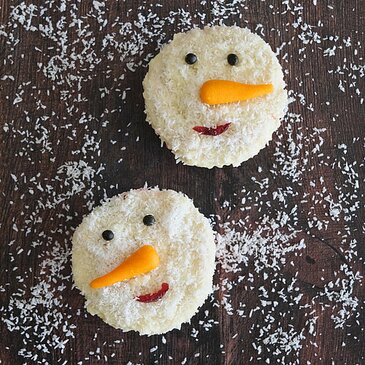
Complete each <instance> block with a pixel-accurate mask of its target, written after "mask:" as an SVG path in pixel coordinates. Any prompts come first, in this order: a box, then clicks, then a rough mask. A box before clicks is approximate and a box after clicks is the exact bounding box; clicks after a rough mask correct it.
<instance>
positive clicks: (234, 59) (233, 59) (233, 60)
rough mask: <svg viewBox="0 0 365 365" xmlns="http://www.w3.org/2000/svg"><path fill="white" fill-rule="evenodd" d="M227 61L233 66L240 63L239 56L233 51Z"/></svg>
mask: <svg viewBox="0 0 365 365" xmlns="http://www.w3.org/2000/svg"><path fill="white" fill-rule="evenodd" d="M227 61H228V63H229V64H230V65H231V66H235V65H237V63H238V57H237V55H235V54H234V53H231V54H229V55H228V56H227Z"/></svg>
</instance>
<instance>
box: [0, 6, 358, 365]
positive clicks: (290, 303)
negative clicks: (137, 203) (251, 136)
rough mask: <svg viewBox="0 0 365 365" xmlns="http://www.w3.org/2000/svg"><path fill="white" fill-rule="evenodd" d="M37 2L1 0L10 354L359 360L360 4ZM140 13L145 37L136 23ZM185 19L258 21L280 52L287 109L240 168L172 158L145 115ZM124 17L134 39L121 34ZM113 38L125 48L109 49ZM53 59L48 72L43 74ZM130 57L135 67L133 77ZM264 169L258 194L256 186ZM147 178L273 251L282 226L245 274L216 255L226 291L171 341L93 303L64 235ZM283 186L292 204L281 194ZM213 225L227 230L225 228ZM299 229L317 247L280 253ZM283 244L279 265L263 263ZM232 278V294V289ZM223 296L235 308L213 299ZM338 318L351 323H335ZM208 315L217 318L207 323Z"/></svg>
mask: <svg viewBox="0 0 365 365" xmlns="http://www.w3.org/2000/svg"><path fill="white" fill-rule="evenodd" d="M34 3H37V4H36V5H37V7H38V8H37V9H33V10H31V11H30V13H32V14H33V15H32V16H30V15H29V13H28V15H27V16H26V17H25V18H21V17H19V16H18V15H19V12H20V10H19V9H21V8H22V4H27V6H28V10H29V9H31V7H29V4H31V2H28V1H27V2H25V3H22V2H21V1H13V2H11V1H6V0H2V1H1V2H0V4H1V9H0V14H1V24H2V25H3V26H2V28H1V31H2V32H3V33H2V34H1V36H0V42H1V43H0V52H1V60H2V62H1V75H0V76H1V77H0V78H1V89H0V96H1V104H0V108H1V126H2V128H1V129H0V133H1V144H0V158H1V171H0V179H1V180H0V183H1V185H0V189H1V196H0V202H1V205H0V206H1V226H0V230H1V250H0V259H1V267H0V309H1V314H0V318H1V321H0V331H1V334H0V335H1V346H0V363H1V364H6V365H8V364H24V363H27V364H33V363H34V364H36V363H47V364H64V363H65V361H67V363H68V364H77V363H78V362H80V363H82V364H102V363H111V364H127V363H128V361H130V362H131V363H132V364H140V363H142V364H153V363H157V364H181V363H186V364H209V365H213V364H214V365H215V364H227V365H228V364H230V365H237V364H242V365H244V364H268V363H269V364H287V365H288V364H303V365H307V364H308V365H309V364H312V365H317V364H321V365H322V364H323V365H329V364H339V365H345V364H347V365H355V364H365V360H364V355H365V346H364V341H363V334H364V309H363V302H364V298H365V296H364V287H363V278H362V276H363V275H364V262H363V258H364V257H365V248H364V230H365V226H364V219H365V214H364V213H365V211H364V199H363V193H364V177H365V171H364V158H365V147H364V144H365V127H364V115H365V114H364V113H365V107H364V105H365V103H364V102H362V98H364V97H365V82H364V81H365V80H364V41H365V36H364V24H365V4H364V2H363V1H362V0H348V1H318V4H317V5H316V4H315V3H316V1H309V0H308V1H307V0H305V1H304V2H302V3H301V4H299V3H297V2H294V1H287V2H281V1H274V0H273V1H269V2H263V1H250V2H243V3H238V2H234V3H232V2H229V3H228V4H226V5H223V2H222V3H219V2H211V1H207V2H203V3H199V2H198V1H187V2H183V1H169V2H164V4H163V6H158V5H156V3H155V2H148V3H149V4H146V3H144V2H142V1H133V2H132V1H130V2H123V1H108V2H107V4H106V7H104V6H102V5H100V4H99V3H98V2H96V3H95V2H94V4H93V2H92V1H82V2H80V3H78V2H75V4H73V5H72V4H71V3H67V4H66V5H65V10H64V11H62V10H63V9H62V7H63V6H62V2H57V3H53V2H51V1H47V2H44V1H37V2H36V1H35V2H34ZM100 3H102V2H100ZM285 3H288V5H286V4H285ZM230 4H231V5H230ZM14 6H18V8H16V9H15V10H14ZM17 9H18V10H17ZM42 9H43V10H42ZM98 9H99V10H98ZM181 9H183V11H182V10H181ZM21 11H24V10H21ZM17 14H18V15H17ZM148 14H156V18H148ZM188 14H190V15H188ZM199 14H206V17H205V18H204V19H203V20H201V17H200V16H199ZM194 15H195V16H194ZM141 16H142V17H146V18H147V19H149V20H146V25H147V28H148V29H149V31H151V29H152V30H153V34H152V35H151V36H148V34H147V32H146V31H145V29H146V27H139V26H138V24H136V23H135V21H136V20H137V19H140V21H141V19H142V18H141ZM189 16H191V17H192V19H191V24H196V25H198V26H203V25H204V24H208V23H215V24H217V23H219V22H220V21H221V22H222V23H224V24H227V25H231V24H234V23H237V24H239V25H241V26H248V27H249V28H250V29H251V30H253V31H256V32H257V33H259V34H261V32H262V35H263V37H264V39H265V40H267V41H268V42H269V43H270V44H271V46H272V48H273V49H274V50H275V49H277V48H278V47H280V46H281V45H283V46H282V48H281V49H280V50H279V52H278V57H279V59H280V62H281V64H282V66H283V68H284V69H285V70H286V74H285V80H286V83H287V85H288V90H291V91H290V95H291V96H292V97H293V102H292V103H291V104H290V108H289V109H290V114H289V117H288V118H287V119H286V120H285V121H284V122H283V123H282V127H281V128H280V129H279V131H278V132H277V133H276V134H275V135H274V137H273V141H272V142H271V143H270V144H269V145H268V146H267V147H266V148H265V149H264V150H262V151H261V152H260V153H259V154H258V155H257V156H256V157H254V158H252V159H251V160H249V161H247V162H245V163H244V164H243V165H242V166H241V167H239V168H232V167H226V168H223V169H216V168H215V169H212V170H207V169H200V168H195V167H188V166H183V165H182V164H178V165H176V164H175V160H174V156H173V154H172V153H171V152H170V151H168V150H167V149H166V148H165V147H163V148H161V147H160V141H159V139H158V137H157V136H156V135H155V133H154V131H153V130H152V128H151V127H150V126H149V125H148V124H147V123H146V122H145V115H144V111H143V110H144V102H143V97H142V86H141V83H142V80H143V77H144V75H145V73H146V67H145V66H146V64H147V60H148V58H149V56H148V55H149V54H152V55H154V54H156V52H157V51H156V48H157V46H158V44H159V43H160V42H161V43H165V42H166V41H168V40H170V39H171V38H172V36H173V34H174V33H175V32H178V31H181V30H184V29H189V28H190V27H191V25H189V23H188V22H186V21H184V20H183V19H187V18H188V17H189ZM138 17H139V18H138ZM73 18H74V19H78V20H80V23H79V25H78V26H76V25H75V26H71V23H72V21H73ZM153 19H155V20H153ZM171 19H173V20H174V22H172V21H171ZM104 20H107V23H104ZM57 22H59V23H57ZM127 22H131V24H132V29H133V32H131V31H129V30H128V28H123V24H124V26H125V24H126V23H127ZM50 24H52V27H53V28H52V29H51V30H45V27H47V26H48V27H49V26H50ZM57 24H58V27H59V28H57ZM153 24H155V25H157V26H153ZM160 25H161V27H162V28H161V27H160ZM78 27H79V29H82V32H81V33H78V32H77V28H78ZM123 29H124V31H123ZM107 34H109V35H111V34H113V37H114V40H115V43H114V44H113V43H110V44H109V45H108V46H107V47H106V48H105V49H103V39H104V40H105V37H106V35H107ZM139 36H140V37H141V38H138V37H139ZM63 37H64V39H65V42H64V44H65V45H64V46H62V41H61V39H62V38H63ZM133 37H136V38H135V40H134V41H133ZM331 37H333V38H331ZM138 39H140V42H139V41H138ZM144 41H145V42H144ZM144 43H145V44H144ZM123 44H124V45H129V46H131V45H134V46H136V45H137V49H136V52H133V51H132V50H131V49H129V50H128V51H126V52H125V54H124V52H123V48H122V47H123ZM62 47H63V48H62ZM334 47H335V49H334ZM328 49H334V55H331V52H330V51H328ZM123 54H124V56H123ZM74 56H75V57H74ZM122 56H123V57H122ZM52 57H53V58H52ZM73 57H74V58H75V59H73ZM52 60H54V61H55V63H57V65H58V68H57V71H56V72H54V73H52V72H51V71H50V69H49V68H48V69H47V65H50V64H51V63H52ZM129 62H132V63H133V64H134V65H136V64H141V65H139V66H136V67H135V70H134V71H133V72H132V71H131V70H129V69H128V67H127V66H126V65H127V63H129ZM47 70H48V71H47ZM55 70H56V69H55V68H54V67H53V71H55ZM121 75H124V79H122V78H121ZM342 87H343V88H344V89H343V90H341V88H342ZM102 88H107V90H108V93H106V94H105V95H103V92H102V91H101V90H100V89H102ZM357 89H358V92H357V91H356V90H357ZM124 91H125V92H126V97H125V99H124V98H123V92H124ZM123 99H124V100H123ZM319 130H320V131H319ZM321 138H323V144H322V145H320V147H319V151H317V150H316V149H315V148H316V145H318V144H320V142H321ZM137 139H139V140H138V141H137ZM88 141H89V142H88ZM343 145H346V146H347V148H346V149H344V147H343ZM122 147H126V148H125V149H122ZM120 159H122V161H120ZM84 163H85V164H84ZM72 164H74V169H73V170H72V168H71V167H70V166H72ZM67 166H68V167H67ZM289 166H291V167H289ZM265 178H268V184H267V187H262V185H261V186H260V184H258V183H257V182H260V183H263V182H264V179H265ZM145 182H147V183H148V185H150V186H154V185H159V186H160V187H161V188H171V189H175V190H179V191H183V192H184V193H186V194H187V195H188V196H190V197H191V198H193V199H194V202H195V204H196V206H198V207H199V208H200V209H201V211H202V212H203V213H204V214H205V215H207V216H208V215H212V216H213V217H214V219H215V222H220V223H222V222H231V226H232V222H233V221H238V220H239V219H242V220H244V221H245V224H244V227H243V228H241V230H242V231H244V232H245V233H246V234H248V235H254V234H255V233H257V232H258V230H260V229H261V230H263V232H262V233H261V236H262V237H266V239H267V245H269V244H270V243H273V244H274V246H275V242H277V241H280V237H286V239H285V240H284V241H285V242H284V243H281V244H280V243H278V244H277V250H276V251H275V250H274V251H270V250H268V251H265V253H263V254H262V256H260V254H259V253H257V252H256V253H252V254H250V255H247V258H248V263H247V265H244V264H241V265H240V268H241V272H240V273H238V274H237V273H231V272H227V270H224V269H222V268H221V267H220V266H219V265H218V267H217V272H216V276H215V284H216V285H218V286H220V289H219V290H217V291H216V292H215V293H214V296H213V297H212V298H211V299H210V300H209V301H207V302H206V303H205V305H204V306H203V308H201V310H200V311H199V313H198V314H197V315H196V316H195V317H194V318H193V319H192V322H191V324H184V325H183V327H182V329H181V330H180V331H178V330H175V331H172V332H170V333H167V334H166V335H165V336H164V337H163V336H152V337H146V336H139V335H137V334H136V333H122V332H121V331H118V330H115V329H113V328H111V327H110V326H108V325H106V324H104V323H103V322H102V321H101V320H100V319H98V318H97V317H93V316H91V315H88V314H86V312H85V310H84V309H83V304H84V299H83V297H82V296H81V295H80V293H79V292H78V291H77V290H76V289H74V288H72V279H71V276H70V275H71V268H70V256H69V252H70V245H71V243H70V237H71V234H72V232H73V230H74V229H75V227H76V226H77V225H78V224H79V223H80V221H81V219H82V216H83V214H86V213H87V212H88V211H89V210H90V209H91V207H93V206H95V205H97V204H98V203H99V202H100V201H101V200H102V199H104V198H105V197H106V196H109V197H110V196H112V195H114V194H116V193H119V192H123V191H126V190H129V189H131V188H138V187H141V186H143V185H144V184H145ZM243 187H245V191H243ZM283 190H285V191H288V194H287V195H286V198H285V202H280V199H275V196H277V192H278V191H283ZM273 194H274V195H273ZM242 198H246V202H244V203H242ZM225 201H227V202H229V204H230V208H227V207H226V205H225V204H224V202H225ZM334 202H335V203H336V204H337V207H340V208H338V209H339V213H338V218H336V214H337V213H336V212H335V211H334V210H333V208H334V206H333V204H334ZM294 208H296V211H293V209H294ZM335 208H336V207H335ZM285 213H286V214H288V223H285V224H283V223H282V219H281V218H280V217H282V214H285ZM216 215H218V216H219V217H220V220H219V219H218V218H217V217H216ZM280 215H281V216H280ZM318 221H320V222H327V223H324V224H323V226H322V227H321V226H318V224H317V223H316V222H318ZM273 222H274V223H275V222H276V223H277V224H279V226H280V228H279V229H277V228H275V226H274V223H273ZM280 222H281V223H280ZM215 228H216V229H217V231H219V232H220V233H221V234H223V232H224V230H223V228H222V225H221V224H216V226H215ZM275 232H276V233H278V232H279V234H278V235H275ZM293 232H294V233H293ZM290 233H293V238H287V237H288V234H290ZM301 240H303V242H304V243H305V248H301V249H296V250H293V251H290V250H289V249H288V250H287V252H285V251H284V246H285V247H286V248H290V247H293V248H294V247H295V246H296V245H297V244H298V242H300V241H301ZM248 241H249V242H248V243H247V244H249V243H250V242H251V243H252V241H253V240H248ZM275 252H276V253H277V254H278V255H279V256H278V257H279V258H278V260H279V262H278V263H277V265H276V267H272V268H270V267H265V268H264V269H263V270H261V271H260V270H258V269H257V267H256V266H255V265H258V264H260V263H262V262H263V260H264V259H265V258H267V259H268V260H269V261H270V257H272V256H275ZM280 260H282V261H281V262H280ZM240 275H241V276H242V281H241V282H240V283H238V281H239V278H238V277H239V276H240ZM225 279H228V280H231V281H232V282H233V283H234V287H233V288H232V289H227V290H226V291H224V290H223V289H222V288H223V287H224V280H225ZM42 283H43V284H42ZM331 283H333V287H332V284H331ZM45 285H46V286H45ZM330 287H332V288H331V290H332V291H331V290H330V292H331V293H329V292H328V290H329V288H330ZM41 288H43V289H42V290H41ZM265 290H266V294H265ZM227 292H228V294H229V297H228V301H229V303H230V304H231V305H232V308H233V311H234V314H233V315H230V314H228V313H227V309H225V308H224V306H222V305H221V304H219V303H221V301H222V299H223V298H224V295H225V293H227ZM326 293H327V294H326ZM263 301H270V303H269V304H267V305H265V303H264V302H263ZM275 301H276V302H277V303H276V304H273V303H274V302H275ZM218 304H219V305H218ZM27 308H28V309H27ZM240 308H241V309H242V308H244V309H243V310H244V314H243V316H242V315H239V314H238V313H237V310H238V309H240ZM341 308H345V311H342V312H339V311H340V310H341ZM205 311H207V312H205ZM341 313H342V314H344V315H345V317H346V318H344V320H343V321H339V322H336V319H335V318H336V317H338V316H339V318H340V317H341ZM241 314H242V313H241ZM347 317H348V318H347ZM201 321H203V322H204V323H208V322H209V321H212V322H214V323H213V325H212V328H210V329H209V331H206V330H205V328H204V325H203V324H202V322H201ZM336 323H337V326H336ZM311 326H313V328H312V327H311ZM194 329H196V330H198V331H199V333H198V334H197V335H196V336H195V332H194ZM67 331H69V332H70V333H72V335H71V336H69V337H68V335H67ZM43 333H45V334H46V338H43V335H42V334H43ZM280 334H281V335H280ZM270 335H271V337H270ZM52 336H56V337H52ZM287 336H289V337H291V339H290V340H288V337H287ZM57 338H59V340H58V339H57ZM64 340H68V342H67V343H65V344H64V346H63V347H64V348H63V349H62V350H61V349H60V348H57V344H59V343H60V341H64ZM296 342H297V343H298V348H296V347H295V343H296ZM287 345H288V346H289V347H288V348H286V346H287ZM155 346H157V349H156V350H155V351H153V350H154V347H155ZM151 349H152V350H151ZM27 353H28V354H30V355H29V356H31V358H28V357H27V356H28V355H27ZM184 361H185V362H184Z"/></svg>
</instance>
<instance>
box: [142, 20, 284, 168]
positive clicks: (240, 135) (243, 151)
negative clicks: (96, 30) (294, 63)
mask: <svg viewBox="0 0 365 365" xmlns="http://www.w3.org/2000/svg"><path fill="white" fill-rule="evenodd" d="M143 88H144V93H143V95H144V99H145V112H146V115H147V121H148V122H149V123H150V124H151V126H152V127H153V128H154V130H155V132H156V133H157V134H158V135H159V136H160V138H161V141H162V142H164V143H165V144H166V146H167V147H168V148H169V149H170V150H171V151H172V152H173V153H174V154H175V158H176V160H177V161H178V162H179V161H181V162H182V163H184V164H187V165H194V166H199V167H206V168H212V167H214V166H216V167H222V166H224V165H233V166H239V165H240V164H241V163H242V162H243V161H246V160H248V159H249V158H251V157H253V156H255V155H256V154H257V153H258V152H259V151H260V150H261V149H262V148H264V147H265V145H266V144H267V143H268V142H269V141H270V140H271V138H272V134H273V132H274V131H275V130H276V129H277V128H278V127H279V126H280V120H281V119H282V118H283V116H284V115H285V112H286V109H287V105H288V98H287V92H286V90H285V83H284V81H283V72H282V69H281V66H280V64H279V62H278V60H277V58H276V56H275V54H274V52H273V51H272V49H271V48H270V46H269V45H268V44H267V43H266V42H265V41H264V40H263V39H262V38H260V37H259V36H258V35H256V34H253V33H251V32H250V31H249V30H248V29H244V28H240V27H237V26H232V27H226V26H214V27H206V28H204V29H192V30H190V31H188V32H186V33H179V34H176V35H175V36H174V38H173V40H172V41H171V42H170V43H169V44H167V45H166V46H164V47H163V48H162V50H161V51H160V53H159V54H158V55H157V56H156V57H155V58H154V59H152V60H151V61H150V63H149V70H148V72H147V74H146V76H145V79H144V81H143Z"/></svg>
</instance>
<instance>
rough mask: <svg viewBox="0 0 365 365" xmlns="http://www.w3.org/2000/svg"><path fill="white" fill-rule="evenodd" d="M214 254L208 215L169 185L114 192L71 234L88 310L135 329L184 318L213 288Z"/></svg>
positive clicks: (150, 329) (151, 330)
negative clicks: (162, 187) (117, 193)
mask: <svg viewBox="0 0 365 365" xmlns="http://www.w3.org/2000/svg"><path fill="white" fill-rule="evenodd" d="M214 258H215V244H214V236H213V231H212V229H211V227H210V224H209V221H208V219H207V218H205V217H204V216H203V215H202V214H201V213H200V212H199V211H198V209H197V208H195V207H194V204H193V202H192V200H190V199H189V198H188V197H187V196H186V195H184V194H182V193H178V192H175V191H173V190H163V191H160V190H158V189H156V188H155V189H139V190H131V191H129V192H127V193H123V194H121V195H118V196H114V197H113V198H111V199H110V200H109V201H107V202H106V203H104V204H103V205H101V206H99V207H97V208H95V209H94V210H93V211H92V212H91V213H90V214H89V215H88V216H87V217H85V218H84V219H83V221H82V223H81V224H80V226H79V227H78V228H77V229H76V231H75V233H74V236H73V248H72V270H73V277H74V282H75V284H76V286H77V287H78V288H79V289H80V291H81V292H82V293H83V294H84V296H85V298H86V308H87V310H88V311H89V312H90V313H91V314H96V315H98V316H99V317H101V318H102V319H103V320H104V321H105V322H106V323H108V324H110V325H111V326H113V327H115V328H120V329H123V330H124V331H130V330H134V331H138V332H140V334H147V335H152V334H161V333H165V332H167V331H170V330H172V329H174V328H180V326H181V324H182V323H184V322H189V320H190V318H191V317H192V316H193V315H194V314H195V313H196V312H197V311H198V309H199V307H200V306H201V305H202V304H203V303H204V301H205V300H206V298H207V296H208V294H209V293H210V292H211V291H212V278H213V273H214V268H215V260H214Z"/></svg>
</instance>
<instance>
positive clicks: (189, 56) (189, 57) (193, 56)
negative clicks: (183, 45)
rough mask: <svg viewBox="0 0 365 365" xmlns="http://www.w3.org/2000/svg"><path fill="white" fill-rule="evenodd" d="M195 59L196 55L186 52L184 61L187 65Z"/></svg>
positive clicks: (196, 58) (191, 63)
mask: <svg viewBox="0 0 365 365" xmlns="http://www.w3.org/2000/svg"><path fill="white" fill-rule="evenodd" d="M196 61H198V57H196V55H195V54H194V53H188V54H187V55H186V56H185V62H186V63H187V64H188V65H193V64H194V63H195V62H196Z"/></svg>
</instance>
